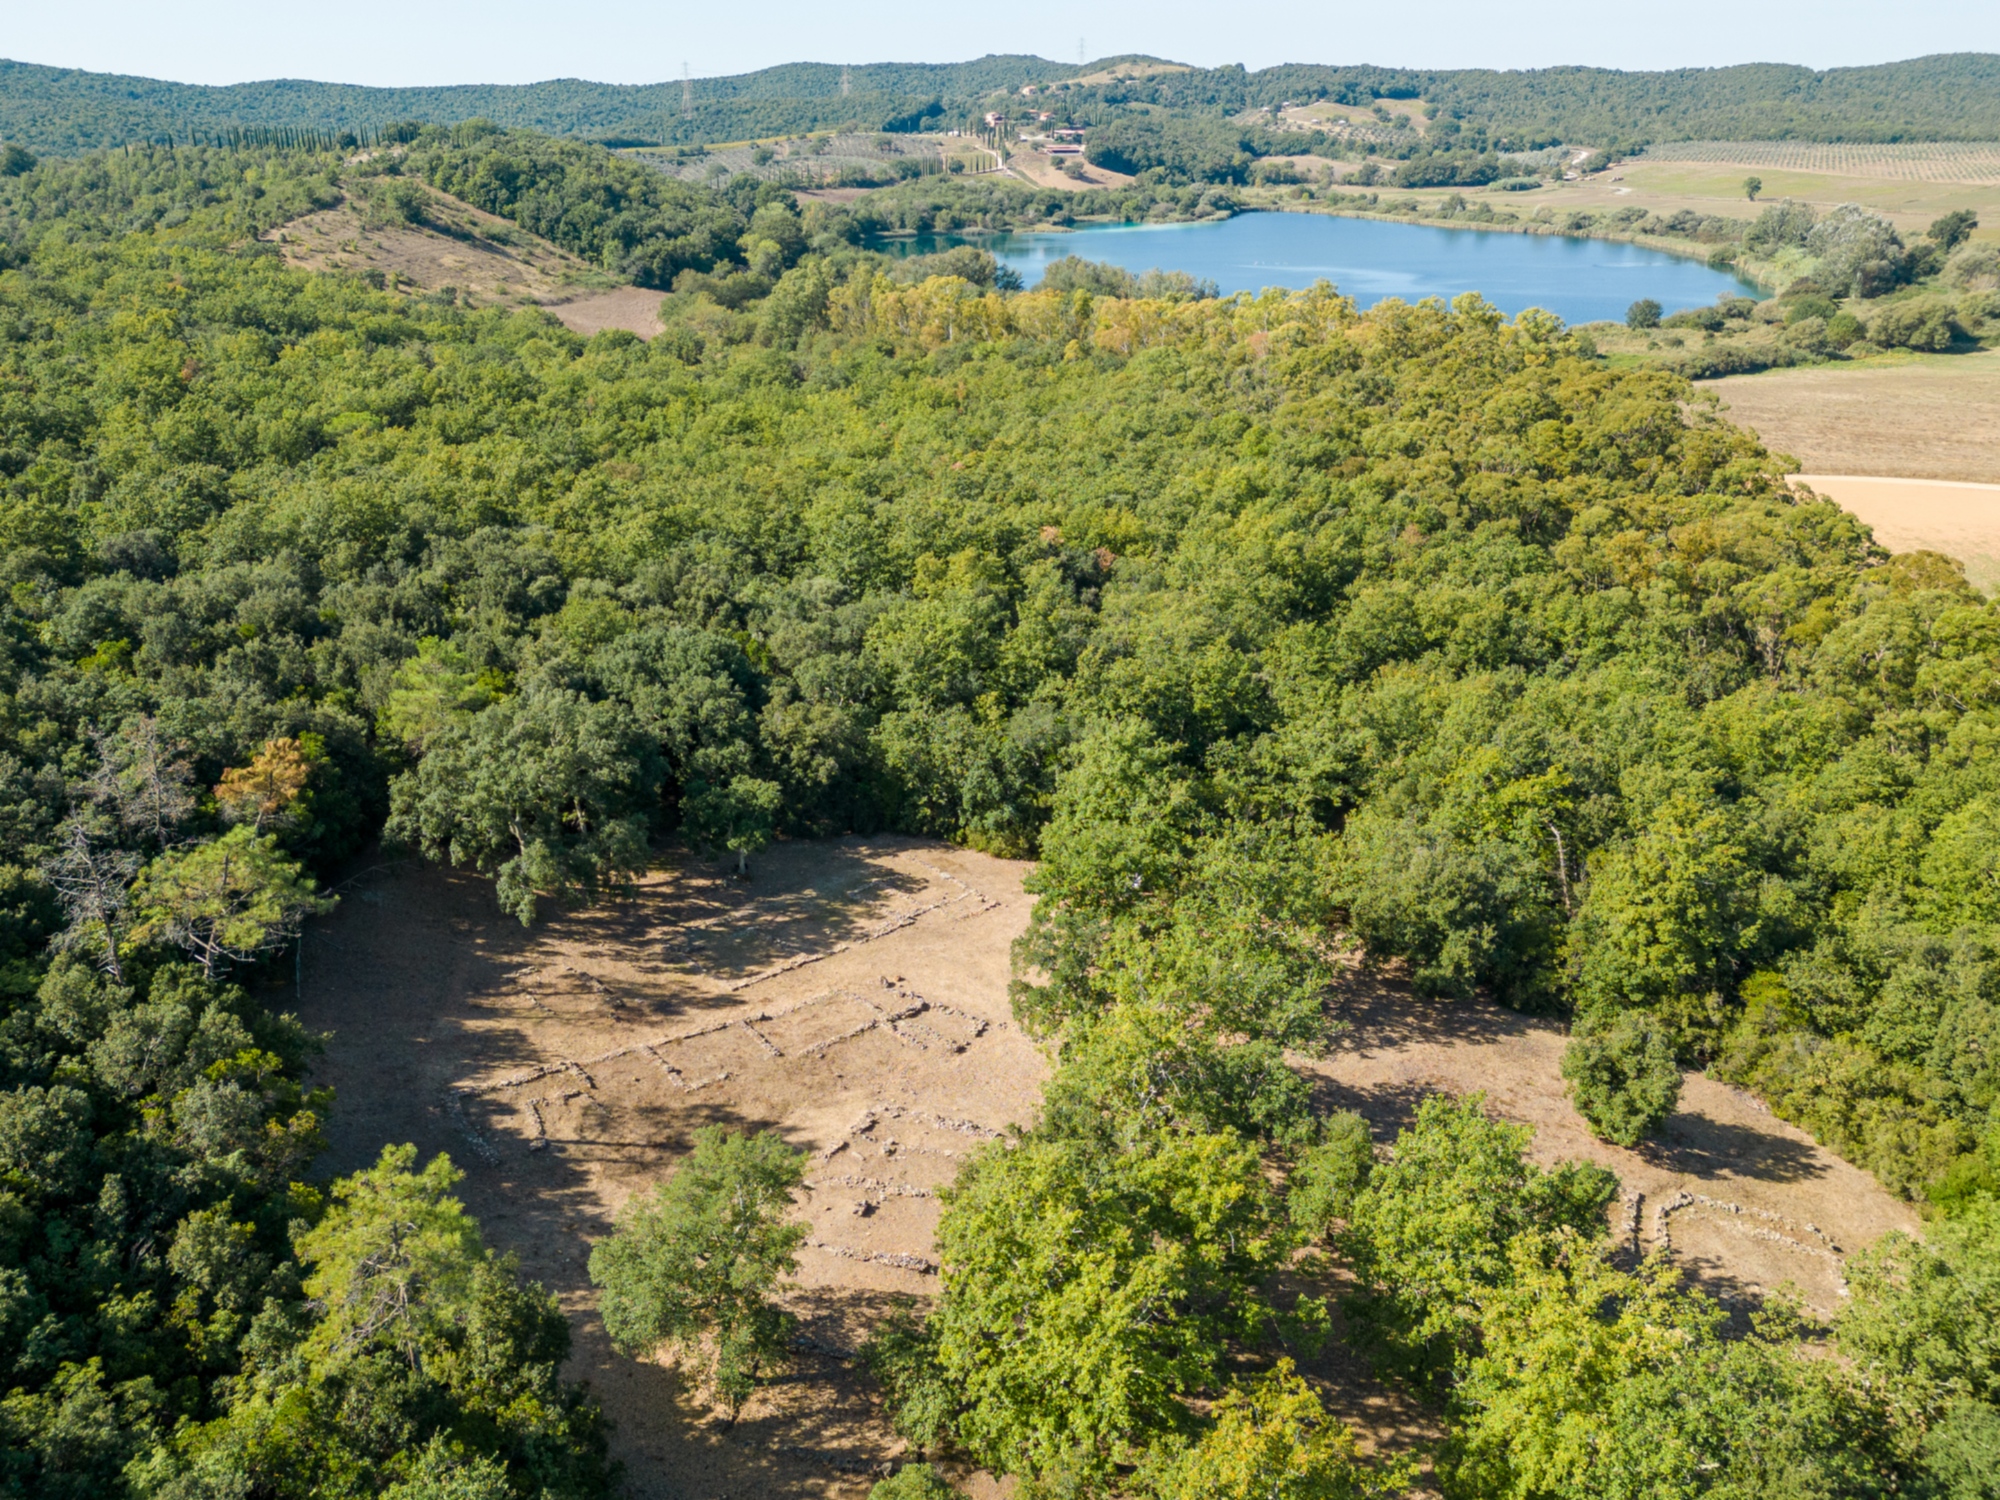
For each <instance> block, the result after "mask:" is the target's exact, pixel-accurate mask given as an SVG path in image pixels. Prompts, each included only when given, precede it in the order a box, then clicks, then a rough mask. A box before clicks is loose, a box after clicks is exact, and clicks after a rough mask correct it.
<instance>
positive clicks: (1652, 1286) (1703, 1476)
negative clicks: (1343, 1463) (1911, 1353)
mask: <svg viewBox="0 0 2000 1500" xmlns="http://www.w3.org/2000/svg"><path fill="white" fill-rule="evenodd" d="M1508 1263H1509V1270H1508V1274H1507V1275H1506V1276H1505V1277H1503V1278H1501V1279H1500V1280H1499V1281H1498V1282H1497V1283H1496V1284H1494V1285H1492V1286H1490V1287H1487V1288H1484V1289H1482V1290H1480V1291H1479V1292H1477V1293H1476V1294H1475V1300H1476V1304H1477V1312H1476V1315H1475V1316H1476V1320H1477V1322H1478V1326H1479V1330H1480V1343H1479V1346H1478V1347H1477V1349H1476V1350H1474V1351H1473V1352H1472V1353H1471V1357H1470V1359H1469V1361H1468V1363H1467V1366H1466V1369H1465V1373H1464V1378H1463V1379H1462V1380H1461V1381H1460V1383H1459V1385H1458V1387H1457V1389H1456V1390H1455V1391H1454V1392H1453V1399H1452V1407H1453V1413H1454V1415H1455V1416H1456V1417H1457V1418H1458V1422H1457V1425H1456V1428H1455V1430H1454V1432H1453V1434H1452V1436H1451V1438H1450V1440H1449V1441H1448V1443H1447V1444H1446V1447H1445V1450H1444V1452H1443V1454H1442V1455H1441V1456H1440V1463H1439V1472H1440V1477H1441V1478H1442V1479H1443V1481H1444V1491H1445V1495H1446V1496H1447V1500H1654V1497H1659V1500H1666V1497H1669V1496H1672V1497H1681V1496H1699V1495H1714V1496H1717V1497H1718V1500H1721V1497H1728V1500H1737V1497H1741V1496H1752V1495H1765V1494H1784V1495H1801V1496H1828V1497H1832V1496H1849V1495H1880V1494H1886V1493H1896V1492H1897V1487H1896V1485H1895V1483H1894V1469H1893V1467H1892V1464H1891V1461H1890V1455H1889V1454H1888V1453H1887V1452H1886V1451H1885V1449H1884V1446H1883V1444H1882V1442H1881V1438H1880V1431H1881V1429H1880V1424H1879V1420H1878V1419H1877V1417H1876V1416H1875V1414H1874V1413H1872V1412H1871V1410H1870V1409H1869V1407H1868V1405H1867V1403H1866V1402H1865V1400H1864V1399H1862V1398H1861V1397H1860V1396H1859V1395H1858V1393H1857V1392H1855V1391H1854V1390H1852V1389H1851V1388H1850V1387H1849V1386H1848V1384H1847V1383H1846V1381H1845V1380H1844V1378H1843V1376H1842V1373H1841V1372H1840V1371H1839V1370H1838V1369H1837V1368H1836V1367H1835V1366H1834V1365H1833V1362H1832V1361H1829V1360H1825V1359H1815V1358H1812V1357H1810V1356H1808V1355H1806V1354H1804V1353H1803V1352H1801V1351H1799V1350H1798V1349H1797V1348H1796V1334H1797V1330H1796V1329H1795V1328H1794V1327H1792V1326H1790V1325H1789V1323H1788V1320H1787V1318H1786V1316H1785V1315H1784V1314H1783V1312H1782V1310H1780V1311H1779V1312H1777V1313H1774V1314H1767V1315H1765V1316H1762V1317H1760V1318H1759V1319H1758V1320H1757V1324H1756V1326H1755V1328H1754V1329H1753V1331H1752V1333H1751V1334H1750V1336H1749V1337H1747V1338H1733V1339H1732V1338H1725V1337H1724V1333H1723V1329H1724V1324H1725V1322H1726V1321H1727V1320H1726V1315H1725V1314H1724V1312H1723V1309H1722V1308H1720V1307H1719V1306H1717V1305H1716V1304H1715V1302H1713V1301H1712V1300H1711V1299H1709V1298H1708V1297H1706V1296H1704V1295H1702V1294H1701V1293H1700V1292H1696V1291H1689V1290H1686V1289H1684V1287H1683V1286H1682V1282H1681V1276H1680V1274H1679V1272H1678V1271H1677V1270H1676V1269H1675V1268H1674V1267H1673V1266H1672V1265H1671V1264H1669V1263H1667V1262H1666V1261H1665V1260H1663V1259H1661V1260H1653V1261H1649V1262H1648V1263H1647V1264H1646V1265H1644V1266H1642V1267H1641V1268H1640V1270H1639V1272H1638V1273H1637V1274H1636V1275H1628V1274H1626V1273H1623V1272H1620V1271H1617V1270H1615V1269H1613V1268H1612V1266H1611V1264H1610V1260H1609V1252H1608V1248H1607V1247H1606V1246H1604V1245H1602V1244H1601V1243H1595V1242H1593V1241H1591V1240H1590V1239H1587V1238H1584V1237H1582V1236H1579V1235H1577V1234H1576V1233H1575V1232H1574V1231H1571V1230H1559V1231H1556V1232H1554V1233H1549V1232H1546V1231H1536V1232H1533V1233H1529V1234H1524V1235H1522V1236H1520V1237H1519V1238H1518V1239H1516V1240H1515V1241H1514V1242H1513V1243H1512V1244H1511V1245H1510V1247H1509V1250H1508Z"/></svg>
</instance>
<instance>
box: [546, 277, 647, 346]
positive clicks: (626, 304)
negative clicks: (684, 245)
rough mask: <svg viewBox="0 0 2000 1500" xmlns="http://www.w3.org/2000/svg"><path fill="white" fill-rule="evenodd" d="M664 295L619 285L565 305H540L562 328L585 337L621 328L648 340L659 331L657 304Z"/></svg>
mask: <svg viewBox="0 0 2000 1500" xmlns="http://www.w3.org/2000/svg"><path fill="white" fill-rule="evenodd" d="M666 300H667V294H666V293H665V292H658V291H654V290H652V289H651V288H650V287H643V286H621V287H617V288H615V289H613V290H611V291H608V292H586V293H584V294H583V295H582V296H580V297H572V298H570V299H569V300H568V301H566V302H545V303H543V304H542V305H543V306H545V307H546V308H548V310H549V311H550V312H552V313H554V314H555V315H556V317H557V318H558V319H559V320H560V321H561V322H562V324H563V326H564V327H566V328H568V329H571V330H572V331H573V332H576V333H580V334H583V335H584V336H585V337H586V338H587V337H589V336H590V335H591V334H593V333H602V332H604V331H605V330H606V329H607V328H623V329H624V330H626V331H627V332H628V333H636V334H638V335H639V337H640V338H642V339H649V338H651V337H652V336H653V335H654V334H656V333H658V332H659V331H660V304H661V303H662V302H664V301H666Z"/></svg>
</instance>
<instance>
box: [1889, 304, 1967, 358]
mask: <svg viewBox="0 0 2000 1500" xmlns="http://www.w3.org/2000/svg"><path fill="white" fill-rule="evenodd" d="M1951 335H1952V327H1951V307H1950V304H1948V303H1945V302H1937V301H1926V302H1894V303H1891V304H1890V305H1889V306H1887V307H1885V308H1883V309H1882V310H1881V311H1880V312H1878V313H1876V314H1875V316H1874V317H1873V318H1871V319H1869V320H1868V337H1869V338H1870V340H1872V341H1873V342H1875V343H1877V344H1880V345H1881V346H1882V347H1883V348H1884V349H1928V350H1933V351H1935V350H1940V349H1949V348H1950V347H1951Z"/></svg>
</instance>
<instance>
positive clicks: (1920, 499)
mask: <svg viewBox="0 0 2000 1500" xmlns="http://www.w3.org/2000/svg"><path fill="white" fill-rule="evenodd" d="M1793 478H1794V479H1795V480H1796V481H1797V482H1798V483H1800V484H1802V485H1805V486H1806V487H1807V488H1809V489H1811V490H1812V491H1813V492H1814V493H1815V494H1818V495H1823V496H1825V497H1826V498H1827V499H1829V500H1831V501H1833V502H1834V503H1835V504H1837V505H1839V506H1840V507H1841V508H1842V509H1844V510H1847V511H1849V512H1851V513H1852V514H1854V515H1856V516H1858V517H1860V518H1861V519H1862V520H1863V521H1866V522H1867V523H1868V526H1869V529H1870V530H1872V531H1873V532H1874V533H1875V540H1876V541H1878V542H1880V543H1881V544H1882V545H1883V546H1884V547H1887V548H1888V549H1889V550H1890V551H1891V552H1942V553H1943V554H1944V555H1945V556H1946V557H1949V558H1952V559H1954V560H1956V561H1957V562H1958V563H1959V564H1960V565H1961V566H1962V567H1963V568H1964V569H1965V577H1966V581H1967V582H1968V583H1970V584H1972V586H1973V587H1974V588H1977V589H1981V590H1984V591H1985V592H1986V593H1987V594H1989V595H1992V594H1995V593H2000V484H1953V483H1949V482H1947V481H1945V480H1942V479H1884V478H1881V477H1880V476H1876V475H1858V474H1797V475H1794V476H1793Z"/></svg>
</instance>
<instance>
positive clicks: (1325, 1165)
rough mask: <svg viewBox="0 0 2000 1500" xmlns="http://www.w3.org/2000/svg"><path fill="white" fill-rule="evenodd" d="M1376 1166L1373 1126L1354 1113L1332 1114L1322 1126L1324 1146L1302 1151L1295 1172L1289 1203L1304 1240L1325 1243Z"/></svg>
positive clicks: (1348, 1111) (1288, 1205)
mask: <svg viewBox="0 0 2000 1500" xmlns="http://www.w3.org/2000/svg"><path fill="white" fill-rule="evenodd" d="M1374 1168H1375V1144H1374V1142H1373V1141H1372V1140H1371V1139H1370V1138H1369V1135H1368V1122H1367V1121H1366V1120H1364V1119H1362V1118H1361V1116H1359V1115H1357V1114H1355V1113H1354V1112H1353V1111H1352V1110H1341V1111H1340V1112H1339V1113H1337V1114H1333V1115H1329V1116H1328V1117H1327V1118H1326V1120H1325V1121H1324V1122H1322V1124H1321V1126H1320V1139H1319V1144H1318V1145H1316V1146H1309V1147H1307V1148H1306V1149H1305V1150H1304V1151H1302V1152H1300V1153H1299V1160H1298V1165H1297V1166H1295V1167H1294V1168H1293V1169H1292V1181H1291V1188H1290V1191H1289V1192H1288V1193H1287V1194H1286V1199H1285V1203H1286V1208H1287V1211H1288V1212H1289V1213H1290V1215H1291V1220H1292V1227H1293V1228H1294V1229H1296V1230H1297V1231H1298V1233H1299V1236H1300V1237H1301V1238H1302V1239H1315V1240H1316V1239H1319V1238H1320V1237H1322V1236H1323V1235H1325V1234H1326V1232H1327V1231H1328V1230H1329V1229H1331V1228H1332V1227H1333V1224H1334V1221H1335V1220H1337V1219H1344V1218H1346V1217H1347V1211H1348V1210H1349V1209H1350V1208H1352V1207H1353V1206H1354V1195H1355V1194H1356V1193H1358V1192H1360V1191H1361V1189H1362V1188H1364V1187H1366V1186H1367V1185H1368V1176H1369V1173H1370V1172H1372V1171H1373V1170H1374Z"/></svg>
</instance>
